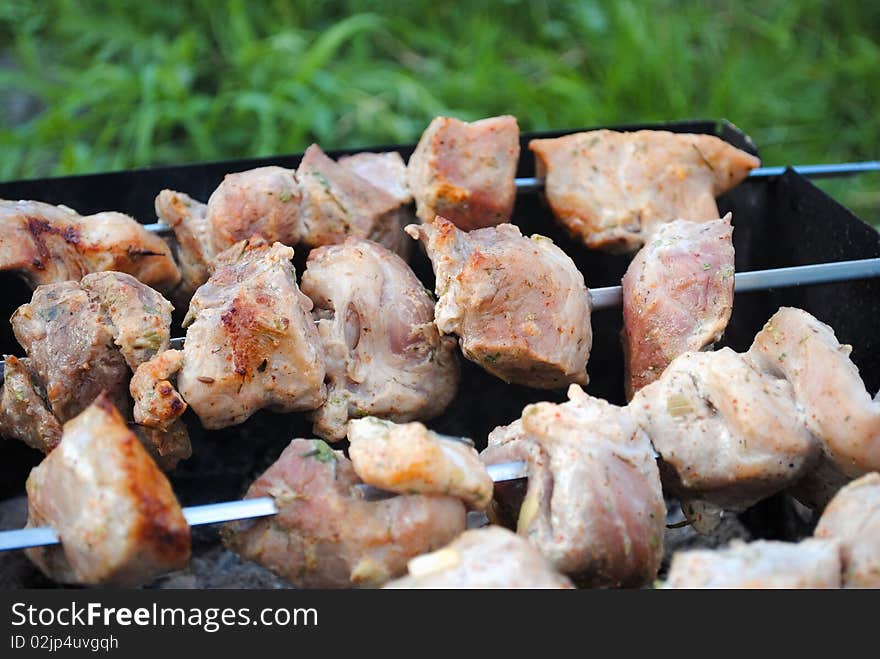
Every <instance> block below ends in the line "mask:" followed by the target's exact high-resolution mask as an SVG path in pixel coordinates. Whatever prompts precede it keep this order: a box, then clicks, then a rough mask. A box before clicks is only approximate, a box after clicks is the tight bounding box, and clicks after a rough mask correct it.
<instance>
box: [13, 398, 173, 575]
mask: <svg viewBox="0 0 880 659" xmlns="http://www.w3.org/2000/svg"><path fill="white" fill-rule="evenodd" d="M27 494H28V526H42V525H49V526H51V527H52V528H54V529H55V531H56V532H57V534H58V537H59V538H61V541H62V545H61V546H60V547H58V546H50V547H35V548H31V549H27V550H25V553H26V554H27V556H28V558H30V559H31V560H32V561H33V562H34V563H35V564H36V565H37V567H39V568H40V570H41V571H42V572H43V573H44V574H46V575H47V576H48V577H50V578H51V579H54V580H55V581H59V582H62V583H77V584H92V585H94V584H106V585H115V586H134V585H138V584H143V583H147V582H149V581H151V580H153V579H154V578H155V577H156V576H158V575H160V574H162V573H164V572H167V571H170V570H176V569H180V568H182V567H184V566H185V565H186V563H187V561H188V560H189V555H190V533H189V527H188V526H187V523H186V520H185V519H184V516H183V511H182V510H181V508H180V504H179V503H178V502H177V499H176V498H175V496H174V492H173V491H172V490H171V485H170V484H169V483H168V480H167V479H166V478H165V476H164V475H163V474H162V472H161V471H159V469H158V468H157V467H156V465H155V463H154V462H153V460H152V459H150V457H149V456H148V455H147V453H146V451H145V450H144V449H143V447H142V446H141V444H140V442H139V441H138V440H137V438H136V437H135V436H134V435H133V434H132V433H131V431H130V430H129V429H128V428H127V427H126V425H125V421H124V420H123V418H122V416H121V415H120V414H119V412H118V411H117V410H116V408H114V407H113V404H112V402H111V401H110V399H109V397H107V396H104V395H102V396H100V397H99V398H98V399H97V400H95V402H94V403H92V404H91V405H90V406H89V407H88V408H86V409H85V410H84V411H83V412H82V413H81V414H80V415H78V416H77V417H76V418H74V419H73V420H71V421H69V422H67V423H66V424H65V425H64V438H63V439H62V441H61V443H60V444H59V445H58V448H56V449H55V450H54V451H52V452H51V453H50V454H49V455H48V456H47V457H46V458H45V459H44V460H43V462H42V463H40V465H39V466H37V467H35V468H34V469H33V470H32V471H31V474H30V476H29V477H28V481H27Z"/></svg>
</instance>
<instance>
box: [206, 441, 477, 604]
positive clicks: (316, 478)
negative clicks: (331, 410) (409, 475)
mask: <svg viewBox="0 0 880 659" xmlns="http://www.w3.org/2000/svg"><path fill="white" fill-rule="evenodd" d="M359 483H360V479H358V477H357V475H356V474H355V472H354V469H353V468H352V465H351V462H349V461H348V460H347V459H346V458H345V456H344V455H343V453H342V452H340V451H333V450H332V449H331V448H330V447H329V446H328V445H327V444H325V443H324V442H323V441H321V440H306V439H295V440H293V441H292V442H291V443H290V445H289V446H288V447H287V448H286V449H285V450H284V452H283V453H282V454H281V457H280V458H278V461H277V462H275V464H273V465H272V466H271V467H269V469H268V470H267V471H266V473H264V474H263V475H262V476H260V478H258V479H257V480H256V481H255V482H254V484H253V485H251V487H250V489H248V492H247V495H246V497H247V498H252V497H262V496H271V497H272V498H274V499H275V504H276V505H277V506H278V514H276V515H273V516H272V517H270V518H262V519H257V520H249V521H246V522H232V523H230V524H228V525H226V527H225V528H224V529H223V536H224V540H225V542H226V544H227V545H228V546H229V547H230V548H231V549H232V550H233V551H235V552H237V553H239V554H240V555H241V556H242V557H243V558H245V559H247V560H252V561H256V562H257V563H260V564H261V565H263V566H264V567H267V568H269V569H270V570H272V571H273V572H275V573H276V574H278V575H279V576H281V577H283V578H284V579H287V580H288V581H290V582H291V583H292V584H294V585H295V586H298V587H302V588H344V587H348V586H380V585H382V584H383V583H385V582H386V581H388V580H389V579H391V578H393V577H396V576H400V575H401V574H403V573H404V572H405V571H406V564H407V561H408V560H409V559H410V558H412V557H413V556H417V555H419V554H422V553H424V552H428V551H432V550H434V549H437V548H439V547H442V546H444V545H445V544H447V543H448V542H450V541H452V540H453V538H455V537H456V536H458V535H459V534H460V533H462V532H463V531H464V530H465V517H466V514H465V508H464V505H463V504H462V503H461V501H459V500H458V499H455V498H453V497H431V496H423V495H405V496H398V497H394V498H391V499H385V500H382V501H365V500H364V499H363V494H362V493H361V491H360V490H359V489H358V488H357V485H358V484H359Z"/></svg>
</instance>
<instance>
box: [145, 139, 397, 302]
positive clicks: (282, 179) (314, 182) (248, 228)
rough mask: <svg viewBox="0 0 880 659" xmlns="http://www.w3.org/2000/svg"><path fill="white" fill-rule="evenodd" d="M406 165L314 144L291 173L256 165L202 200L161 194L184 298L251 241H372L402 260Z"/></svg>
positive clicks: (390, 156)
mask: <svg viewBox="0 0 880 659" xmlns="http://www.w3.org/2000/svg"><path fill="white" fill-rule="evenodd" d="M411 200H412V196H411V195H410V192H409V188H408V186H407V181H406V166H405V164H404V162H403V159H402V158H401V157H400V155H399V154H398V153H396V152H390V153H360V154H357V155H354V156H349V157H345V158H340V159H339V161H338V162H337V161H334V160H333V159H332V158H329V157H328V156H327V155H326V154H325V153H324V152H323V151H322V150H321V149H320V147H318V146H317V145H315V144H313V145H311V146H310V147H309V148H308V149H307V150H306V152H305V154H304V156H303V158H302V161H301V162H300V164H299V167H298V168H297V169H296V170H292V169H285V168H283V167H275V166H271V167H260V168H257V169H251V170H247V171H243V172H237V173H233V174H228V175H227V176H226V177H225V178H224V180H223V182H222V183H221V184H220V185H219V186H218V187H217V189H216V190H214V192H213V193H212V194H211V197H210V199H208V201H207V203H206V204H205V203H202V202H199V201H197V200H194V199H192V198H191V197H189V196H188V195H186V194H185V193H182V192H175V191H173V190H163V191H162V192H160V193H159V195H158V196H157V197H156V214H157V215H158V217H159V219H160V220H162V221H163V222H165V223H166V224H168V225H169V226H170V227H171V228H172V229H173V230H174V234H175V238H176V244H175V248H176V253H177V258H178V260H179V261H180V264H181V269H182V273H183V282H182V284H181V291H180V295H181V298H184V299H189V297H188V296H189V295H192V293H193V292H194V291H195V290H196V289H197V288H198V287H199V286H201V285H202V284H204V283H205V282H206V281H207V280H208V277H209V275H210V274H211V273H212V272H213V270H214V268H215V260H216V258H217V257H218V256H219V255H220V254H221V253H222V252H224V251H225V250H226V249H228V248H230V247H232V246H233V245H234V244H236V243H238V242H240V241H242V240H245V239H248V238H253V237H256V236H261V237H262V238H263V239H264V240H266V241H268V242H269V243H274V242H279V243H281V244H283V245H286V246H289V247H293V246H296V245H302V246H304V247H306V248H313V247H318V246H321V245H331V244H337V243H341V242H343V241H344V240H345V239H346V238H347V237H349V236H353V237H358V238H369V239H371V240H374V241H376V242H378V243H380V244H381V245H383V246H385V247H386V248H388V249H390V250H391V251H394V252H396V253H398V254H400V255H402V256H403V257H404V258H405V257H406V253H407V250H408V248H409V244H408V241H407V240H406V239H405V237H404V235H403V231H402V228H403V225H404V224H406V222H407V220H408V219H410V218H411V217H412V215H411V213H410V211H409V210H408V207H407V205H408V204H409V202H410V201H411Z"/></svg>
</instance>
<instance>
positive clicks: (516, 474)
mask: <svg viewBox="0 0 880 659" xmlns="http://www.w3.org/2000/svg"><path fill="white" fill-rule="evenodd" d="M486 470H487V471H488V472H489V475H490V476H491V477H492V480H493V481H495V482H496V483H499V482H502V481H511V480H517V479H519V478H525V477H526V464H525V463H524V462H501V463H498V464H494V465H489V466H488V467H486ZM369 489H370V490H372V491H371V492H368V493H367V496H366V497H365V498H367V499H370V500H376V499H380V498H385V497H383V496H378V493H382V494H384V491H382V490H377V488H369ZM388 496H391V493H388ZM277 512H278V508H277V507H276V506H275V500H274V499H272V498H271V497H261V498H259V499H243V500H241V501H225V502H223V503H209V504H206V505H203V506H190V507H188V508H184V509H183V516H184V518H185V519H186V523H187V524H189V525H190V526H200V525H202V524H219V523H221V522H232V521H235V520H239V519H254V518H257V517H269V516H270V515H274V514H276V513H277ZM59 542H60V540H59V538H58V535H57V534H56V533H55V531H54V530H53V529H52V528H51V527H49V526H36V527H33V528H24V529H15V530H14V531H0V551H7V550H10V549H27V548H28V547H44V546H46V545H55V544H58V543H59Z"/></svg>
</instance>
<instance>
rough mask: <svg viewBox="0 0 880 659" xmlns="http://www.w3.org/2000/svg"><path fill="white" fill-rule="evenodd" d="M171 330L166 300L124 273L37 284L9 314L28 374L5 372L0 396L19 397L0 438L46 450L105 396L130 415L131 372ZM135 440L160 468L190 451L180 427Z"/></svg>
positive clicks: (3, 423)
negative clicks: (5, 381)
mask: <svg viewBox="0 0 880 659" xmlns="http://www.w3.org/2000/svg"><path fill="white" fill-rule="evenodd" d="M170 325H171V305H170V304H169V302H168V301H167V300H165V298H163V297H162V296H161V295H160V294H159V293H157V292H156V291H154V290H153V289H151V288H149V287H148V286H146V285H144V284H142V283H141V282H139V281H138V280H137V279H135V278H134V277H132V276H131V275H128V274H125V273H122V272H96V273H92V274H88V275H86V276H85V277H83V279H82V280H81V281H80V282H75V281H69V282H61V283H57V284H46V285H43V286H39V287H38V288H37V289H36V290H35V291H34V294H33V297H32V298H31V301H30V303H28V304H24V305H22V306H21V307H19V308H18V309H17V310H16V312H15V313H14V314H13V316H12V328H13V330H14V332H15V335H16V338H17V339H18V341H19V343H21V345H22V347H24V349H25V351H26V352H27V354H28V359H27V360H26V361H27V364H28V366H27V371H28V373H29V376H28V382H25V380H24V377H25V374H24V373H23V372H22V371H21V370H18V371H16V369H15V366H13V370H12V372H10V371H8V370H7V373H8V374H9V377H12V378H13V380H11V381H9V383H10V389H9V390H8V391H7V392H4V396H7V397H8V396H9V395H10V394H14V395H15V396H16V397H18V396H22V397H23V398H21V399H20V400H18V401H17V402H16V403H15V404H12V405H10V406H7V407H5V408H4V412H3V421H0V429H2V433H3V435H5V436H8V437H15V438H18V439H22V440H23V441H25V442H26V443H27V444H29V445H30V446H33V447H34V448H38V449H41V450H45V451H49V450H51V449H52V448H54V445H55V444H57V441H58V437H60V424H63V423H64V422H65V421H68V420H69V419H72V418H73V417H75V416H76V415H77V414H79V413H80V412H82V411H83V410H84V409H85V408H86V407H88V406H89V405H90V404H91V403H92V402H93V401H94V400H95V398H97V396H98V395H99V394H100V393H101V392H102V391H106V392H108V396H111V397H112V399H113V403H114V406H115V407H117V408H118V409H119V410H121V411H122V412H123V413H124V414H126V415H127V414H128V411H129V409H130V405H131V404H130V401H129V397H128V387H129V379H130V378H131V372H132V370H134V369H136V368H137V367H138V366H139V365H140V364H142V363H144V362H146V361H147V360H149V359H150V358H152V357H154V356H155V355H156V354H157V353H158V352H159V351H161V350H165V349H167V348H168V342H169V334H170ZM13 359H14V358H13ZM8 368H9V367H8V366H7V369H8ZM50 417H51V418H50ZM168 429H169V428H168V426H166V427H164V428H163V429H162V430H163V431H164V430H168ZM44 434H45V436H43V435H44ZM139 437H140V438H141V439H142V440H144V441H145V442H149V443H147V444H145V447H146V448H147V450H148V452H150V453H151V454H152V455H153V456H154V457H156V459H157V461H159V462H160V463H161V464H162V466H163V468H166V467H167V468H169V469H170V468H171V467H173V466H174V465H175V464H177V462H178V461H179V460H181V459H184V458H188V457H189V456H190V455H191V453H192V449H191V447H190V443H189V436H188V433H187V432H186V428H185V427H183V426H180V427H178V428H175V429H172V430H171V431H169V432H168V433H164V432H160V431H155V430H153V431H149V432H147V431H143V432H141V433H140V434H139Z"/></svg>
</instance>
